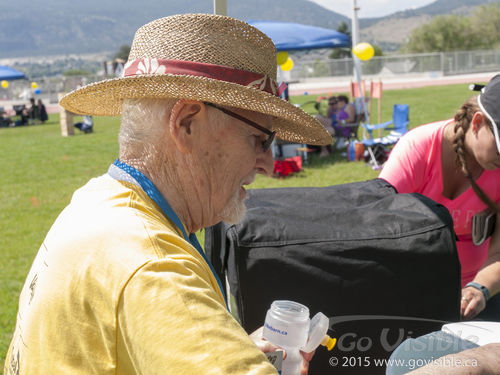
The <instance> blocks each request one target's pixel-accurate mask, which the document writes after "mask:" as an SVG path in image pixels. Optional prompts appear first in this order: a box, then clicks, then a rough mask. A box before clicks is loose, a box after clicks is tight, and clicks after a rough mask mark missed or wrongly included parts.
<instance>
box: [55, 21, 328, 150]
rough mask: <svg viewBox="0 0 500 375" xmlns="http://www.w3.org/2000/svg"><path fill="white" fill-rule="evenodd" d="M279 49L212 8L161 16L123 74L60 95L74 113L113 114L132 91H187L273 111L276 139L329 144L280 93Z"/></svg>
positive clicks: (135, 94) (141, 34)
mask: <svg viewBox="0 0 500 375" xmlns="http://www.w3.org/2000/svg"><path fill="white" fill-rule="evenodd" d="M280 89H281V88H280V87H278V84H277V82H276V48H275V46H274V44H273V42H272V41H271V39H270V38H269V37H267V36H266V35H265V34H264V33H262V32H261V31H259V30H258V29H256V28H254V27H253V26H250V25H248V24H247V23H245V22H242V21H240V20H236V19H233V18H230V17H225V16H218V15H209V14H183V15H175V16H171V17H165V18H160V19H158V20H155V21H152V22H150V23H148V24H146V25H144V26H142V27H141V28H139V29H138V30H137V32H136V33H135V37H134V41H133V43H132V47H131V50H130V55H129V59H128V62H127V64H125V67H124V73H123V77H121V78H115V79H109V80H104V81H101V82H97V83H92V84H89V85H87V86H84V87H82V88H79V89H77V90H75V91H73V92H71V93H69V94H67V95H65V96H64V97H63V98H62V99H61V103H60V104H61V105H62V106H63V107H64V108H66V109H67V110H68V111H70V112H73V113H77V114H86V115H95V116H116V115H119V114H120V113H121V109H122V103H123V100H124V99H127V98H182V99H193V100H200V101H207V102H211V103H216V104H219V105H225V106H230V107H235V108H242V109H247V110H250V111H255V112H260V113H264V114H267V115H272V116H274V117H275V119H274V121H273V130H274V131H276V132H277V136H278V137H279V138H282V139H285V140H288V141H292V142H301V143H309V144H329V143H331V136H330V135H329V134H328V133H327V132H326V130H325V129H324V127H323V126H322V125H321V124H320V123H319V122H317V121H316V120H315V119H314V118H313V117H311V116H310V115H308V114H307V113H305V112H304V111H303V110H301V109H300V108H297V107H295V106H294V105H292V104H290V103H288V102H286V101H285V100H282V99H280V98H279V94H280Z"/></svg>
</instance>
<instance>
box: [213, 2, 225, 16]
mask: <svg viewBox="0 0 500 375" xmlns="http://www.w3.org/2000/svg"><path fill="white" fill-rule="evenodd" d="M214 14H219V15H221V16H227V0H214Z"/></svg>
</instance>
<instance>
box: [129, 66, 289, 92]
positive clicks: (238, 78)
mask: <svg viewBox="0 0 500 375" xmlns="http://www.w3.org/2000/svg"><path fill="white" fill-rule="evenodd" d="M145 74H158V75H161V74H174V75H184V76H196V77H205V78H211V79H215V80H218V81H225V82H232V83H237V84H239V85H242V86H247V87H253V88H256V89H258V90H261V91H265V92H267V93H269V94H271V95H274V96H278V97H279V96H280V95H281V93H282V92H283V91H284V90H285V88H286V84H285V83H282V84H281V85H279V86H278V83H277V82H276V81H275V80H273V79H272V78H270V77H268V76H266V75H262V74H258V73H253V72H248V71H246V70H239V69H234V68H231V67H228V66H222V65H215V64H207V63H201V62H194V61H183V60H168V59H149V58H145V59H139V60H134V61H130V62H128V63H126V64H125V67H124V71H123V76H124V77H133V76H140V75H145Z"/></svg>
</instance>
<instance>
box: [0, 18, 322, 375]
mask: <svg viewBox="0 0 500 375" xmlns="http://www.w3.org/2000/svg"><path fill="white" fill-rule="evenodd" d="M275 77H276V59H275V48H274V46H273V44H272V42H271V40H270V39H269V38H267V37H266V36H265V35H264V34H262V33H261V32H259V31H258V30H256V29H254V28H252V27H250V26H249V25H247V24H245V23H244V22H241V21H238V20H234V19H231V18H228V17H221V16H212V15H181V16H173V17H167V18H163V19H159V20H157V21H154V22H151V23H149V24H147V25H145V26H143V27H142V28H140V29H139V30H138V32H137V33H136V36H135V38H134V43H133V45H132V50H131V54H130V58H129V62H128V63H127V65H126V66H125V70H124V77H122V78H117V79H113V80H108V81H103V82H99V83H96V84H92V85H88V86H86V87H82V88H80V89H78V90H76V91H74V92H72V93H70V94H68V95H67V96H66V97H64V98H63V99H62V101H61V104H62V105H63V106H64V107H65V108H67V109H68V110H70V111H71V112H75V113H80V114H86V115H117V114H119V113H122V126H121V130H120V137H119V142H120V153H119V159H118V160H117V161H116V162H115V163H114V164H113V165H112V166H111V167H110V168H109V170H108V173H107V174H105V175H103V176H101V177H98V178H95V179H92V180H91V181H89V182H88V183H87V185H85V186H84V187H82V188H81V189H79V190H78V191H77V192H75V194H74V196H73V198H72V200H71V203H70V204H69V205H68V207H66V209H65V210H64V211H63V212H62V213H61V215H60V216H59V217H58V219H57V220H56V222H55V223H54V225H53V226H52V228H51V230H50V231H49V233H48V234H47V237H46V238H45V240H44V242H43V243H42V246H41V248H40V250H39V252H38V254H37V257H36V259H35V261H34V263H33V266H32V268H31V270H30V272H29V274H28V277H27V279H26V283H25V286H24V288H23V291H22V294H21V297H20V301H19V313H18V320H17V325H16V330H15V332H14V335H13V339H12V342H11V345H10V348H9V352H8V354H7V359H6V363H5V372H4V373H5V374H8V375H13V374H157V373H161V374H175V375H179V374H204V375H205V374H275V373H276V372H275V370H274V368H273V367H272V365H271V364H270V363H269V362H268V361H267V359H266V357H265V356H264V354H263V353H262V350H267V349H269V345H267V346H268V347H267V348H266V345H265V344H264V343H263V342H262V341H259V338H258V337H256V338H255V339H254V341H255V342H254V341H253V340H252V339H251V338H249V336H248V335H247V334H246V332H245V331H244V330H243V329H242V328H241V327H240V326H239V325H238V323H237V322H236V320H234V319H233V317H232V316H231V314H230V313H229V311H228V310H227V308H226V301H225V297H224V295H223V292H222V290H223V289H222V287H221V285H220V280H218V279H217V276H216V275H215V273H214V272H213V270H212V269H211V266H210V264H209V262H208V261H207V259H206V258H205V255H204V253H203V250H202V249H201V247H200V245H199V244H198V242H197V240H196V237H195V235H194V234H193V233H194V232H195V231H197V230H199V229H200V228H203V227H205V226H208V225H212V224H215V223H217V222H218V221H220V220H225V221H228V222H236V221H238V220H239V219H240V218H241V217H242V216H243V214H244V212H245V207H244V204H243V200H244V198H245V189H244V186H245V185H247V184H249V183H251V182H252V181H253V179H254V177H255V175H256V174H257V173H262V174H269V173H271V168H272V158H271V153H270V150H269V146H270V144H271V142H272V140H273V138H274V136H275V134H276V135H278V136H279V137H282V138H284V139H288V140H292V141H300V142H307V143H310V144H326V143H327V142H329V140H330V137H329V135H328V133H326V131H324V129H323V127H322V126H321V125H320V124H319V123H317V122H316V121H315V120H314V119H312V118H311V117H310V116H308V115H307V114H305V113H304V112H302V111H301V110H300V109H297V108H295V107H294V106H292V105H290V104H289V103H287V102H285V101H282V100H281V99H279V91H280V90H279V88H278V86H277V84H276V82H275ZM256 344H258V346H257V345H256ZM259 347H260V348H259ZM306 359H308V358H306ZM305 364H306V366H305V367H307V361H305ZM303 370H304V371H306V370H307V369H306V368H304V369H303Z"/></svg>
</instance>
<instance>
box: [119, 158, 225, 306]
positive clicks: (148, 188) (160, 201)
mask: <svg viewBox="0 0 500 375" xmlns="http://www.w3.org/2000/svg"><path fill="white" fill-rule="evenodd" d="M113 164H114V165H116V166H117V167H118V168H120V169H121V170H123V171H124V172H126V173H128V174H129V175H130V176H132V177H133V178H134V179H135V180H136V181H137V182H138V183H139V185H141V188H142V190H144V192H145V193H146V194H147V195H148V196H149V197H150V198H151V199H152V200H154V201H155V202H156V204H157V205H158V206H160V208H161V209H162V211H163V213H164V214H165V216H167V217H168V218H169V219H170V220H172V221H173V223H174V224H175V226H176V227H177V228H179V229H180V231H181V232H182V235H183V236H184V239H185V240H186V241H187V242H189V243H190V244H191V245H193V246H194V248H195V249H196V250H197V251H198V253H200V255H201V256H202V257H203V259H205V262H207V264H208V266H209V267H210V270H211V271H212V274H213V275H214V277H215V280H217V284H219V288H220V291H221V293H222V296H223V298H224V302H225V303H226V307H227V300H226V296H225V294H224V289H223V288H222V283H221V281H220V279H219V276H217V273H216V272H215V270H214V267H213V266H212V263H210V261H209V260H208V258H207V256H206V255H205V252H204V251H203V249H202V248H201V245H200V243H199V242H198V238H196V235H195V234H194V233H190V234H189V236H188V235H187V233H186V230H185V229H184V225H183V224H182V221H181V220H180V219H179V217H178V216H177V214H176V213H175V212H174V210H173V209H172V207H170V205H169V204H168V202H167V201H166V199H165V198H164V197H163V195H161V193H160V191H159V190H158V189H157V188H156V186H155V184H153V182H152V181H151V180H150V179H149V178H147V177H146V176H145V175H144V174H143V173H141V172H140V171H138V170H137V169H135V168H134V167H132V166H130V165H128V164H125V163H122V162H121V161H120V160H118V159H116V160H115V162H114V163H113ZM228 309H229V308H228Z"/></svg>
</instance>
